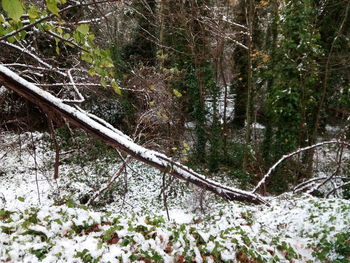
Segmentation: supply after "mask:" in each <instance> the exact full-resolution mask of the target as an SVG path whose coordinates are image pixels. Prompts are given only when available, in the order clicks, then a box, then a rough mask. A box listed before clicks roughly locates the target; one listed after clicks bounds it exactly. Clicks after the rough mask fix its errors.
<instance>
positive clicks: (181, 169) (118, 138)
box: [0, 65, 267, 204]
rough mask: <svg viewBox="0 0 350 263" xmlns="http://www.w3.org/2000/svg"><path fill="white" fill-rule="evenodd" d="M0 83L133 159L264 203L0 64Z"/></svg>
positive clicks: (226, 195) (206, 186) (228, 194)
mask: <svg viewBox="0 0 350 263" xmlns="http://www.w3.org/2000/svg"><path fill="white" fill-rule="evenodd" d="M0 85H4V86H5V87H6V88H8V89H11V90H13V91H15V92H17V93H18V94H19V95H21V96H23V97H24V98H26V99H28V100H29V101H31V102H33V103H35V104H37V105H38V106H40V107H42V108H44V109H45V110H50V111H52V112H53V113H54V114H57V115H60V116H62V117H64V118H65V119H67V120H68V121H69V122H71V123H72V124H74V125H76V126H78V127H79V128H82V129H83V130H85V131H86V132H87V133H89V134H91V135H94V136H96V137H98V138H99V139H101V140H102V141H104V142H105V143H106V144H109V145H111V146H112V147H113V148H116V149H119V150H122V151H124V152H125V153H127V154H129V155H131V156H132V157H134V158H135V159H137V160H139V161H141V162H144V163H146V164H148V165H150V166H153V167H155V168H157V169H159V170H161V171H163V172H166V173H168V174H170V175H172V176H175V177H177V178H179V179H181V180H184V181H187V182H190V183H192V184H194V185H196V186H198V187H200V188H203V189H205V190H208V191H211V192H213V193H214V194H217V195H219V196H221V197H223V198H224V199H227V200H230V201H244V202H248V203H254V204H267V202H266V201H265V200H264V199H262V198H261V197H259V196H258V195H256V194H252V193H250V192H246V191H243V190H240V189H236V188H230V187H226V186H223V185H221V184H219V183H217V182H215V181H212V180H209V179H206V178H205V177H204V176H203V175H201V174H198V173H196V172H194V171H192V170H191V169H189V168H188V167H186V166H184V165H182V164H180V163H178V162H174V161H172V160H171V159H170V158H169V157H167V156H165V155H164V154H161V153H159V152H156V151H153V150H149V149H146V148H144V147H142V146H140V145H138V144H136V143H134V142H133V141H132V140H131V139H130V138H129V137H128V136H126V135H124V134H123V133H121V132H120V131H119V130H117V129H115V128H114V127H112V126H111V125H109V124H107V123H105V122H104V121H102V120H98V119H94V118H92V117H91V115H88V114H87V113H86V112H84V111H82V110H80V109H79V108H78V107H77V108H74V107H72V106H69V105H67V104H64V103H63V102H62V100H60V99H59V98H57V97H55V96H53V95H51V94H50V93H48V92H46V91H44V90H42V89H41V88H39V87H37V86H35V85H34V84H32V83H30V82H28V81H26V80H25V79H23V78H21V77H20V76H18V75H17V74H16V73H14V72H12V71H11V70H9V69H8V68H6V67H4V66H2V65H0Z"/></svg>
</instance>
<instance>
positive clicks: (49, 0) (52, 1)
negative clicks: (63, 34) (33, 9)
mask: <svg viewBox="0 0 350 263" xmlns="http://www.w3.org/2000/svg"><path fill="white" fill-rule="evenodd" d="M46 7H47V9H49V11H50V12H51V13H53V14H54V15H56V16H59V13H58V12H59V11H60V10H59V9H58V7H57V1H56V0H46Z"/></svg>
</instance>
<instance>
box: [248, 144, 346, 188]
mask: <svg viewBox="0 0 350 263" xmlns="http://www.w3.org/2000/svg"><path fill="white" fill-rule="evenodd" d="M328 144H344V145H349V144H348V143H346V142H343V141H338V140H332V141H326V142H320V143H316V144H314V145H310V146H307V147H304V148H300V149H298V150H296V151H295V152H292V153H289V154H286V155H283V156H282V158H281V159H279V160H278V161H277V162H276V163H275V164H274V165H273V166H271V167H270V169H269V170H268V172H267V173H266V174H265V175H264V177H263V179H261V180H260V182H259V183H258V184H257V186H256V187H255V188H254V190H253V191H252V193H256V191H257V190H258V189H259V188H260V187H261V186H262V185H263V184H265V182H266V179H267V178H268V177H269V176H270V175H271V173H272V172H273V170H275V169H276V167H277V166H278V165H279V164H280V163H282V162H283V161H284V160H286V159H288V158H290V157H292V156H294V155H297V154H299V153H301V152H305V151H308V150H311V149H314V148H317V147H321V146H324V145H328Z"/></svg>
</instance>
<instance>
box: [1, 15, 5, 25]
mask: <svg viewBox="0 0 350 263" xmlns="http://www.w3.org/2000/svg"><path fill="white" fill-rule="evenodd" d="M5 21H6V20H5V17H4V16H3V15H2V14H0V23H4V22H5Z"/></svg>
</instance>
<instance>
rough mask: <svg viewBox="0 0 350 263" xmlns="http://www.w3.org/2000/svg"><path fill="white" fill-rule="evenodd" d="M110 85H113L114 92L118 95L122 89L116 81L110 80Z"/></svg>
mask: <svg viewBox="0 0 350 263" xmlns="http://www.w3.org/2000/svg"><path fill="white" fill-rule="evenodd" d="M111 85H112V87H113V90H114V92H115V93H117V94H118V95H119V96H121V95H122V91H121V90H120V88H119V85H118V83H117V82H116V81H115V80H112V81H111Z"/></svg>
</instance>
